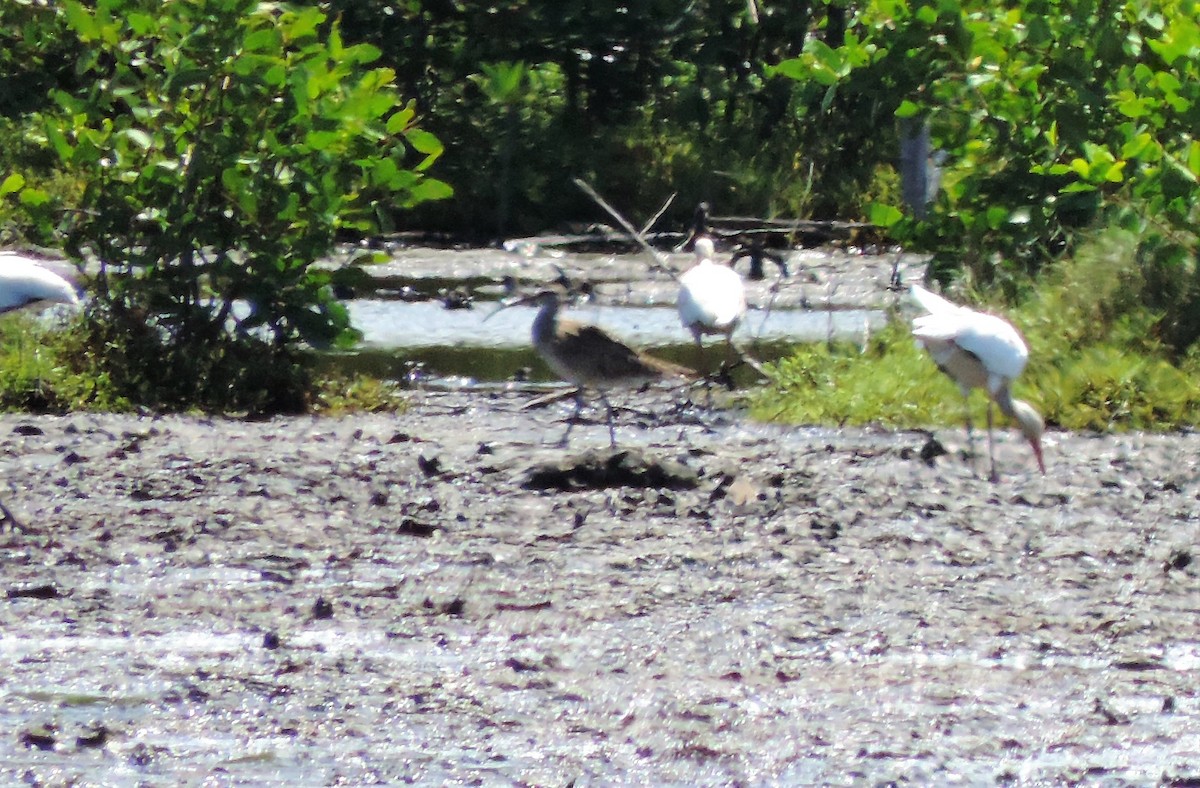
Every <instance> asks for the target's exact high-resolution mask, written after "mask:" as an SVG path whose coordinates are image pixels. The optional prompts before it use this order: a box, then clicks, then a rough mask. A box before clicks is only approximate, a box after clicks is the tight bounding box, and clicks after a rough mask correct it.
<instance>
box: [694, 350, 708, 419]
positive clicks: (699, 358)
mask: <svg viewBox="0 0 1200 788" xmlns="http://www.w3.org/2000/svg"><path fill="white" fill-rule="evenodd" d="M695 336H696V369H700V370H704V406H705V407H706V408H711V407H712V373H711V372H710V371H709V370H707V369H705V367H704V340H703V339H702V338H701V337H700V333H699V332H696V335H695Z"/></svg>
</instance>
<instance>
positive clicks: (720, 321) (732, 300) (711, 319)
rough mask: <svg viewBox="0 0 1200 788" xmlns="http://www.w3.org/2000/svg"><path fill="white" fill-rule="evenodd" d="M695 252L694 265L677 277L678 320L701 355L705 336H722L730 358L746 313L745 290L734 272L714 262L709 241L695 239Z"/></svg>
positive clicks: (740, 279)
mask: <svg viewBox="0 0 1200 788" xmlns="http://www.w3.org/2000/svg"><path fill="white" fill-rule="evenodd" d="M695 253H696V264H695V265H694V266H692V267H691V268H689V269H688V270H687V271H685V272H684V273H683V275H682V276H680V277H679V297H678V298H677V300H676V302H675V306H676V308H677V309H678V310H679V321H680V322H681V323H682V324H683V327H684V328H686V329H687V330H689V331H691V332H692V337H693V338H694V339H695V340H696V349H697V351H698V352H699V353H700V354H701V355H703V353H704V336H705V335H706V334H724V335H725V342H726V344H727V346H728V350H729V356H730V357H732V356H733V354H734V352H735V348H734V347H733V332H734V331H735V330H736V329H737V327H738V324H739V323H741V321H742V317H744V316H745V314H746V287H745V285H744V284H742V277H741V276H740V275H738V272H737V271H734V270H733V269H732V268H730V267H729V266H727V265H722V264H720V263H717V262H716V261H715V260H714V259H713V255H714V254H715V249H714V247H713V242H712V239H711V238H708V237H700V238H697V239H696V245H695Z"/></svg>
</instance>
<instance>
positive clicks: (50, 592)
mask: <svg viewBox="0 0 1200 788" xmlns="http://www.w3.org/2000/svg"><path fill="white" fill-rule="evenodd" d="M60 596H62V595H61V594H60V593H59V592H58V589H57V588H56V587H55V586H52V585H50V584H49V583H46V584H43V585H40V586H30V587H28V588H10V589H8V598H9V599H58V598H59V597H60Z"/></svg>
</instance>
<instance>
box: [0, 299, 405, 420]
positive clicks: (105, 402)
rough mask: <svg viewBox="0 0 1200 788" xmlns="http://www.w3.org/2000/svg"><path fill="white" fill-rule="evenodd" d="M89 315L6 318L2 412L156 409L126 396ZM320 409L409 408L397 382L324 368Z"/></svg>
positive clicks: (1, 344) (314, 397) (317, 393)
mask: <svg viewBox="0 0 1200 788" xmlns="http://www.w3.org/2000/svg"><path fill="white" fill-rule="evenodd" d="M85 319H86V318H85V317H84V316H83V315H74V316H68V317H67V318H66V319H65V322H58V321H54V320H46V319H43V318H41V317H39V316H38V315H37V314H35V313H28V312H18V313H15V314H9V315H4V316H3V317H0V411H7V412H31V413H67V412H70V411H104V412H127V411H132V410H136V409H138V408H144V407H150V408H152V409H153V408H154V406H155V403H147V402H134V401H131V400H130V399H128V398H127V397H125V396H123V395H122V394H121V393H120V392H119V391H118V390H117V388H118V387H117V386H116V385H114V383H113V381H112V380H110V379H109V377H108V375H107V373H105V372H104V371H103V370H104V366H103V365H102V364H100V363H99V360H98V359H97V358H96V356H95V352H96V351H95V350H93V349H92V348H91V345H90V343H89V339H88V337H89V332H88V330H87V328H86V326H85V324H84V320H85ZM310 402H311V409H312V411H313V412H316V413H326V414H332V415H339V414H345V413H355V412H371V413H376V412H397V411H402V410H403V409H404V408H406V407H407V404H408V403H407V399H406V398H405V396H404V394H403V392H402V391H401V390H400V389H399V388H398V387H397V386H396V384H395V383H393V382H391V381H385V380H379V379H376V378H372V377H370V376H367V375H362V374H357V373H356V374H353V375H347V374H344V373H339V372H336V371H332V372H331V371H328V370H325V371H322V372H321V374H320V376H319V377H318V379H317V380H316V381H315V383H314V385H313V388H312V391H311V393H310Z"/></svg>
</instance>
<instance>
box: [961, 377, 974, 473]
mask: <svg viewBox="0 0 1200 788" xmlns="http://www.w3.org/2000/svg"><path fill="white" fill-rule="evenodd" d="M963 423H964V424H966V426H967V457H969V458H970V460H971V467H972V468H974V466H975V430H974V429H973V427H972V424H971V398H970V396H969V395H967V394H964V395H963Z"/></svg>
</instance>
